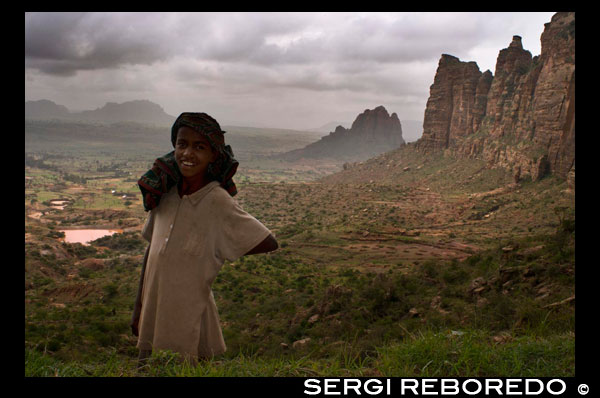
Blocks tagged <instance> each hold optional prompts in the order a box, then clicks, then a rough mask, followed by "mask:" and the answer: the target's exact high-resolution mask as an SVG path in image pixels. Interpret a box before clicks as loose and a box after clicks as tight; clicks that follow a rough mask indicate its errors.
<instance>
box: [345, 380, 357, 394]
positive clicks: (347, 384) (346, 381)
mask: <svg viewBox="0 0 600 398" xmlns="http://www.w3.org/2000/svg"><path fill="white" fill-rule="evenodd" d="M351 382H352V383H353V384H354V382H356V383H357V384H354V385H353V386H351V385H350V383H351ZM348 390H354V391H355V392H356V394H357V395H360V380H359V379H344V395H348Z"/></svg>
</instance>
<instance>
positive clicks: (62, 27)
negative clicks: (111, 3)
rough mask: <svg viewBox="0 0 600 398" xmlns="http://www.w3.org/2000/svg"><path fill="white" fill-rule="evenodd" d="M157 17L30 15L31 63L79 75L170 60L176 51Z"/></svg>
mask: <svg viewBox="0 0 600 398" xmlns="http://www.w3.org/2000/svg"><path fill="white" fill-rule="evenodd" d="M155 19H156V18H155V16H154V15H149V14H136V16H135V17H132V16H131V15H127V14H88V13H33V14H32V13H29V14H27V15H26V17H25V66H26V67H30V68H34V69H38V70H40V71H42V72H45V73H48V74H55V75H73V74H75V73H76V72H77V71H78V70H94V69H105V68H113V67H118V66H120V65H124V64H151V63H153V62H156V61H159V60H165V59H167V58H168V56H169V55H171V52H170V50H169V47H168V46H167V45H166V43H165V42H164V41H163V40H162V38H163V37H162V36H161V31H162V29H161V26H160V25H156V24H155V23H152V22H156V21H155ZM163 26H165V25H163Z"/></svg>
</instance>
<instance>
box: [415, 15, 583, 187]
mask: <svg viewBox="0 0 600 398" xmlns="http://www.w3.org/2000/svg"><path fill="white" fill-rule="evenodd" d="M541 43H542V51H541V54H540V56H539V57H533V58H532V56H531V53H530V52H529V51H526V50H524V49H523V46H522V43H521V37H520V36H513V38H512V42H511V43H510V45H509V46H508V48H505V49H503V50H501V51H500V53H499V55H498V58H497V61H496V70H495V75H494V76H492V75H491V72H490V71H486V72H485V73H481V72H479V68H478V67H477V65H476V64H475V63H474V62H461V61H460V60H459V59H458V58H456V57H453V56H450V55H447V54H443V55H442V57H441V59H440V62H439V65H438V69H437V72H436V76H435V79H434V83H433V85H432V86H431V87H430V96H429V99H428V101H427V107H426V110H425V118H424V121H423V136H422V138H421V139H420V140H419V141H418V142H417V144H416V146H417V148H419V149H420V150H422V151H425V152H431V151H446V152H449V153H452V154H454V155H456V156H466V157H478V158H483V159H485V160H487V161H488V163H489V164H490V166H492V167H505V168H508V169H511V170H512V171H513V172H514V173H515V175H516V174H519V176H520V177H523V176H525V175H529V176H531V177H532V178H533V179H534V180H535V179H539V178H541V177H543V176H544V175H546V174H547V173H554V174H556V175H559V176H561V177H564V178H566V177H567V176H569V178H570V179H571V180H573V181H574V173H575V14H574V13H557V14H555V15H554V16H553V17H552V20H551V22H549V23H547V24H545V29H544V33H543V34H542V37H541Z"/></svg>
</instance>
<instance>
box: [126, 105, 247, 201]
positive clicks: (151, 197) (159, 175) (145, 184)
mask: <svg viewBox="0 0 600 398" xmlns="http://www.w3.org/2000/svg"><path fill="white" fill-rule="evenodd" d="M183 126H187V127H189V128H191V129H193V130H194V131H197V132H199V133H201V134H203V135H204V136H205V137H206V138H207V140H208V142H209V143H210V146H211V147H212V149H213V150H214V151H215V153H216V154H217V159H216V160H215V161H214V162H213V163H211V164H209V165H208V170H207V174H208V177H209V179H210V180H215V181H218V182H219V183H220V184H221V186H222V187H223V188H224V189H225V190H226V191H227V192H228V193H229V194H230V195H231V196H235V195H236V194H237V188H236V186H235V183H234V182H233V179H232V178H233V175H234V174H235V172H236V171H237V168H238V165H239V163H238V161H237V160H235V158H234V156H233V151H232V149H231V146H229V145H225V137H224V134H225V131H223V130H221V126H219V123H218V122H217V121H216V120H215V119H213V118H212V117H211V116H209V115H207V114H206V113H192V112H184V113H182V114H181V115H179V117H178V118H177V120H175V123H174V124H173V127H172V128H171V143H172V144H173V147H175V142H176V140H177V131H178V130H179V128H180V127H183ZM180 179H181V172H180V171H179V167H178V166H177V162H176V161H175V151H171V152H169V153H168V154H166V155H164V156H161V157H159V158H157V159H156V160H155V161H154V164H153V165H152V168H151V169H150V170H148V171H147V172H146V173H145V174H144V175H143V176H142V177H141V178H140V179H139V181H138V185H139V188H140V190H141V191H142V197H143V200H144V210H146V211H149V210H152V209H153V208H155V207H156V206H158V204H159V203H160V197H161V196H162V195H163V194H165V193H167V192H168V191H169V190H170V189H171V188H172V187H173V186H174V185H177V184H178V183H179V181H180Z"/></svg>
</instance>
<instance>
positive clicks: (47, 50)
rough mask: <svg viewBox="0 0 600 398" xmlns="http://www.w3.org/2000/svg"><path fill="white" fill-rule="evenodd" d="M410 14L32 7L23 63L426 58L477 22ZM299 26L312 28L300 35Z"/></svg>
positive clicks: (469, 38) (43, 66)
mask: <svg viewBox="0 0 600 398" xmlns="http://www.w3.org/2000/svg"><path fill="white" fill-rule="evenodd" d="M416 20H417V16H414V15H398V16H393V15H390V17H388V18H382V16H381V15H374V14H373V15H369V14H367V15H364V16H353V15H352V14H349V15H346V14H336V13H334V14H333V15H321V14H311V13H300V14H275V13H250V14H228V13H225V14H211V13H183V14H176V13H168V14H162V13H160V14H159V13H98V14H97V13H93V14H88V13H34V14H27V15H26V20H25V55H26V58H25V59H26V66H27V67H30V68H35V69H39V70H40V71H42V72H45V73H49V74H66V75H67V74H73V73H75V72H76V71H77V70H93V69H106V68H114V67H119V66H121V65H124V64H152V63H154V62H157V61H165V60H168V59H170V58H171V57H173V56H175V55H180V56H185V57H189V58H192V59H202V60H214V61H223V62H246V63H251V64H257V65H278V64H296V65H303V64H310V63H324V62H354V61H360V60H363V59H369V60H372V61H375V62H407V61H414V60H431V59H434V58H437V57H439V54H441V52H444V51H446V52H447V51H449V50H450V51H451V50H452V49H453V48H456V47H457V46H458V43H459V42H460V43H461V44H460V45H461V46H463V47H464V46H470V45H472V44H473V43H474V42H475V41H476V39H475V37H476V35H475V34H474V33H475V31H476V30H477V29H478V28H479V25H477V24H476V25H472V26H469V24H464V23H462V22H460V18H458V16H457V17H456V18H455V19H454V20H452V19H451V18H446V20H439V18H438V19H437V20H436V19H435V18H434V17H433V16H429V17H427V16H426V17H425V19H423V17H419V20H420V23H417V22H416ZM448 25H452V31H453V32H454V34H455V35H456V34H459V35H460V36H461V41H457V40H455V39H456V36H455V37H454V40H451V41H450V42H449V43H448V42H443V41H441V40H440V39H439V37H437V39H435V40H432V35H434V34H435V33H432V31H433V32H435V31H436V30H438V29H442V28H444V27H445V28H446V29H447V28H448ZM454 25H456V26H454ZM465 26H466V27H465ZM307 30H308V31H310V30H312V31H313V32H316V33H315V34H313V35H312V36H311V35H306V34H305V32H306V31H307ZM461 30H464V31H465V32H464V33H465V34H461V32H460V31H461ZM303 32H304V33H303ZM286 35H288V36H290V35H291V36H294V35H297V37H296V38H294V39H290V40H289V42H287V43H285V44H284V45H281V44H278V43H277V42H275V43H274V42H270V41H269V38H272V37H278V36H279V37H285V36H286Z"/></svg>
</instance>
